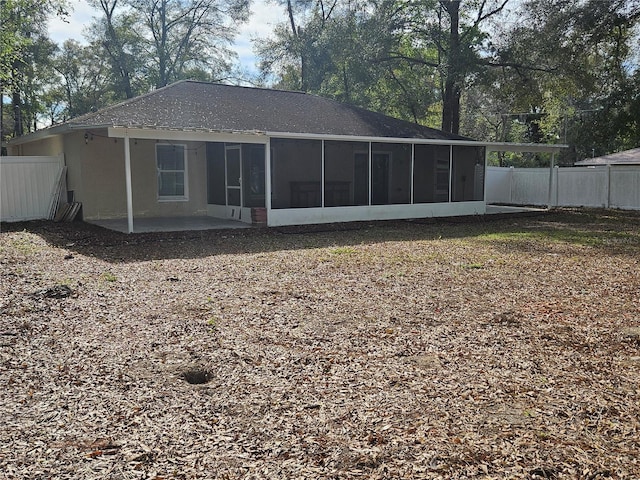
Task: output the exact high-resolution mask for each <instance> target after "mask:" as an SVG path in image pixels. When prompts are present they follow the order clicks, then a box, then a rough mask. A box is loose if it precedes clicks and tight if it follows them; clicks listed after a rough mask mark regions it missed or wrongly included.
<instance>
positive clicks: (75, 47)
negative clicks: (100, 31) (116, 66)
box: [48, 40, 114, 123]
mask: <svg viewBox="0 0 640 480" xmlns="http://www.w3.org/2000/svg"><path fill="white" fill-rule="evenodd" d="M97 51H98V49H97V48H95V46H94V45H89V46H82V45H80V44H79V43H78V42H76V41H74V40H67V41H66V42H65V43H64V45H63V47H62V49H61V50H60V51H59V52H58V54H57V55H56V56H55V57H54V59H53V67H54V68H55V70H56V72H57V73H58V74H59V76H60V77H61V78H60V80H61V81H59V80H58V79H56V81H55V83H54V84H53V85H51V87H50V89H49V91H48V95H49V97H48V98H49V101H50V102H51V103H52V105H53V108H51V109H50V112H52V114H53V115H51V117H50V118H51V121H52V123H55V122H56V121H57V120H58V119H66V118H73V117H76V116H78V115H82V114H83V113H86V112H91V111H95V110H97V109H98V108H101V107H103V106H106V105H108V104H109V103H111V102H112V101H113V96H114V92H113V89H112V84H111V83H110V78H109V72H108V67H107V66H105V65H104V63H103V62H102V59H101V58H100V56H99V54H98V53H96V52H97Z"/></svg>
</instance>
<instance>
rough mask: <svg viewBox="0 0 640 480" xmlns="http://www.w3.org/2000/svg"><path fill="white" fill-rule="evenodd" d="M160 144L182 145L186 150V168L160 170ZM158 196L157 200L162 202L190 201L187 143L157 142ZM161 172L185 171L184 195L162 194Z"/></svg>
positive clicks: (184, 150)
mask: <svg viewBox="0 0 640 480" xmlns="http://www.w3.org/2000/svg"><path fill="white" fill-rule="evenodd" d="M159 146H172V147H182V148H183V152H184V169H183V170H160V168H159V166H158V147H159ZM155 154H156V198H157V201H158V202H160V203H162V202H188V201H189V167H188V161H187V159H188V156H187V145H186V144H185V143H156V146H155ZM161 172H169V173H172V172H174V173H175V172H183V173H184V195H160V173H161Z"/></svg>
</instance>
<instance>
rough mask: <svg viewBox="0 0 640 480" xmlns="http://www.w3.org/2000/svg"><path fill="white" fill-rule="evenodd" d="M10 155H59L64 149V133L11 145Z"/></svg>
mask: <svg viewBox="0 0 640 480" xmlns="http://www.w3.org/2000/svg"><path fill="white" fill-rule="evenodd" d="M8 150H9V152H8V153H9V155H23V156H58V155H61V154H62V153H63V151H64V142H63V139H62V135H55V136H53V137H48V138H43V139H41V140H36V141H34V142H29V143H25V144H23V145H16V146H10V147H9V149H8Z"/></svg>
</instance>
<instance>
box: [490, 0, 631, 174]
mask: <svg viewBox="0 0 640 480" xmlns="http://www.w3.org/2000/svg"><path fill="white" fill-rule="evenodd" d="M639 20H640V2H639V1H638V0H626V1H619V0H614V1H607V2H602V1H596V0H584V1H574V2H564V1H560V0H530V1H528V2H525V3H524V4H523V5H522V8H521V10H520V12H519V17H518V21H515V22H513V23H512V26H511V28H509V29H508V30H505V31H504V32H502V35H501V36H495V37H494V42H495V48H496V52H497V53H496V55H495V62H496V64H501V65H504V66H505V68H503V69H501V70H500V71H499V74H496V75H494V76H493V77H492V78H490V77H485V78H484V79H483V81H482V82H481V83H482V84H483V85H484V86H483V87H481V88H483V89H485V90H486V93H487V94H486V97H493V98H495V97H499V96H500V95H503V94H505V92H510V103H509V105H508V106H505V108H506V109H507V110H506V111H510V112H523V113H527V114H528V118H527V125H528V129H529V130H531V131H537V132H538V134H539V137H538V138H532V140H542V141H547V142H558V141H560V142H563V143H569V144H571V146H572V149H571V150H570V151H568V152H563V154H562V158H561V162H566V163H573V161H575V160H580V159H582V158H585V157H587V156H592V155H593V154H597V155H599V154H605V153H609V152H612V151H616V150H619V149H625V148H631V147H635V146H637V144H638V136H639V133H638V122H637V120H635V119H636V118H637V117H634V116H633V112H636V111H637V110H636V109H637V101H638V100H637V99H638V98H639V97H640V90H638V87H639V85H638V82H637V76H638V73H637V72H638V68H639V67H640V65H639V64H638V58H637V56H635V55H634V50H635V49H634V48H633V44H634V43H636V44H637V41H638V40H637V39H638V37H637V35H638V33H639V32H638V21H639ZM636 51H637V50H636ZM496 73H497V72H496ZM485 105H486V104H485Z"/></svg>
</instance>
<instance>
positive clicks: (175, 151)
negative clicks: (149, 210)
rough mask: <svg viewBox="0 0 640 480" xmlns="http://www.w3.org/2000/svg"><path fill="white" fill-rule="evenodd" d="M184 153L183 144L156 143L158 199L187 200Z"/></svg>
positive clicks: (185, 159) (185, 152)
mask: <svg viewBox="0 0 640 480" xmlns="http://www.w3.org/2000/svg"><path fill="white" fill-rule="evenodd" d="M186 154H187V149H186V147H185V145H168V144H157V145H156V167H157V170H158V200H187V198H188V195H187V194H188V192H187V158H186Z"/></svg>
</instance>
